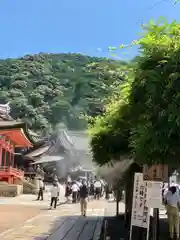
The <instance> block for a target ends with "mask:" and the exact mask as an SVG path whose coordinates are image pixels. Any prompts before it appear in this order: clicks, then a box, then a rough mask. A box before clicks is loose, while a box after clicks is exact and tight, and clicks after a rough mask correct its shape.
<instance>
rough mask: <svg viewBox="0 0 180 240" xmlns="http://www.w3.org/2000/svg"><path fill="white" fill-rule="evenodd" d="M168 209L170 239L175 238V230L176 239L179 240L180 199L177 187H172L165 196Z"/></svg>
mask: <svg viewBox="0 0 180 240" xmlns="http://www.w3.org/2000/svg"><path fill="white" fill-rule="evenodd" d="M165 201H166V209H167V215H168V222H169V233H170V239H173V238H174V230H175V232H176V237H177V238H176V239H179V207H180V198H179V193H178V192H177V188H176V187H175V186H172V187H170V189H169V191H168V192H167V194H166V196H165Z"/></svg>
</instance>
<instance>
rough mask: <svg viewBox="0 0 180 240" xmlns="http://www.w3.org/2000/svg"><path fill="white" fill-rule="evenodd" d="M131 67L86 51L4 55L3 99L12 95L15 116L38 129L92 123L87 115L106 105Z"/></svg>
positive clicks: (0, 79)
mask: <svg viewBox="0 0 180 240" xmlns="http://www.w3.org/2000/svg"><path fill="white" fill-rule="evenodd" d="M126 68H127V63H126V62H121V61H113V60H108V59H104V58H97V57H89V56H83V55H80V54H37V55H33V56H30V55H27V56H24V57H23V58H19V59H6V60H0V89H1V91H0V101H1V103H2V102H7V101H10V103H11V109H12V112H11V116H12V117H13V118H15V119H23V120H25V121H26V122H27V123H28V124H29V127H30V128H31V129H33V130H36V131H39V130H42V129H43V128H45V129H47V130H49V129H51V128H52V127H53V126H55V125H56V124H58V123H60V122H63V123H65V124H66V126H67V127H68V128H69V129H82V128H86V124H87V123H86V121H85V120H84V115H85V114H87V115H90V116H94V115H96V114H99V112H101V111H102V109H103V105H104V100H105V99H107V97H108V96H109V95H111V94H112V91H113V87H112V86H113V85H114V84H115V83H117V82H119V81H120V82H121V81H123V74H124V73H123V71H124V69H126Z"/></svg>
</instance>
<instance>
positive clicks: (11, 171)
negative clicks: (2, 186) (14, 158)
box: [0, 166, 24, 177]
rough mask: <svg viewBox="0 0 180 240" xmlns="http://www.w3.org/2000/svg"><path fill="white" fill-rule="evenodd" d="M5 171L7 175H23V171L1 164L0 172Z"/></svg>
mask: <svg viewBox="0 0 180 240" xmlns="http://www.w3.org/2000/svg"><path fill="white" fill-rule="evenodd" d="M2 173H3V174H4V173H7V174H8V175H15V176H18V177H24V172H23V171H21V170H19V169H17V168H13V167H8V166H1V167H0V174H2Z"/></svg>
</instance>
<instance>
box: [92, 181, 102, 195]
mask: <svg viewBox="0 0 180 240" xmlns="http://www.w3.org/2000/svg"><path fill="white" fill-rule="evenodd" d="M94 189H95V199H98V200H99V198H100V196H101V190H102V184H101V182H100V181H99V180H96V181H95V182H94Z"/></svg>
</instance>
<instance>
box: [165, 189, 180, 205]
mask: <svg viewBox="0 0 180 240" xmlns="http://www.w3.org/2000/svg"><path fill="white" fill-rule="evenodd" d="M165 199H166V201H167V204H168V205H170V206H173V207H178V204H180V198H179V194H178V193H177V192H175V193H174V194H172V192H171V191H168V193H167V194H166V196H165Z"/></svg>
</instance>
